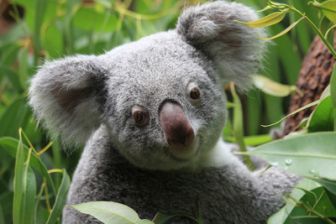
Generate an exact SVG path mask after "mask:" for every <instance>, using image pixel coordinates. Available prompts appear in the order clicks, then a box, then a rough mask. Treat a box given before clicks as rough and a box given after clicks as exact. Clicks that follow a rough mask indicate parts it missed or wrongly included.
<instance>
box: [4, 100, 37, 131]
mask: <svg viewBox="0 0 336 224" xmlns="http://www.w3.org/2000/svg"><path fill="white" fill-rule="evenodd" d="M29 115H30V111H29V109H28V106H27V103H26V101H25V99H23V98H20V99H17V100H15V101H14V102H13V103H12V104H11V105H10V106H9V107H8V108H7V109H6V110H5V112H4V114H3V115H2V116H1V117H0V124H1V125H0V136H12V137H14V136H15V137H16V136H17V131H18V130H19V128H20V127H24V126H25V125H26V123H27V122H28V119H29Z"/></svg>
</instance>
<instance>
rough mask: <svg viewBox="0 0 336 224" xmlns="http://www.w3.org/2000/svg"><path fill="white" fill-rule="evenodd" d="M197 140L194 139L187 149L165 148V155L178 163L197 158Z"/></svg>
mask: <svg viewBox="0 0 336 224" xmlns="http://www.w3.org/2000/svg"><path fill="white" fill-rule="evenodd" d="M199 152H200V150H199V138H197V137H196V138H195V139H194V142H193V143H192V144H191V145H190V146H188V147H184V148H183V147H181V148H178V149H177V148H173V149H172V148H169V147H168V148H167V150H166V153H167V154H168V156H169V157H170V158H171V159H173V160H175V161H179V162H186V161H189V160H192V159H193V158H195V157H197V156H198V154H199Z"/></svg>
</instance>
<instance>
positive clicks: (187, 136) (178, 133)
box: [160, 101, 195, 149]
mask: <svg viewBox="0 0 336 224" xmlns="http://www.w3.org/2000/svg"><path fill="white" fill-rule="evenodd" d="M160 124H161V127H162V129H163V131H164V133H165V136H166V139H167V142H168V144H169V145H170V146H171V147H173V148H177V149H186V148H188V147H189V146H190V145H192V143H193V141H194V138H195V134H194V130H193V129H192V127H191V125H190V122H189V121H188V119H187V118H186V116H185V114H184V112H183V110H182V108H181V106H180V105H179V104H177V103H174V102H169V101H168V102H165V103H164V104H163V105H162V107H161V110H160Z"/></svg>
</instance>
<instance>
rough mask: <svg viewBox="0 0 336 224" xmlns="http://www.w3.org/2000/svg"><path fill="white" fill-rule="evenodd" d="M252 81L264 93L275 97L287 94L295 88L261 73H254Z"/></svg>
mask: <svg viewBox="0 0 336 224" xmlns="http://www.w3.org/2000/svg"><path fill="white" fill-rule="evenodd" d="M253 83H254V85H255V87H257V88H258V89H260V90H261V91H263V92H264V93H266V94H269V95H271V96H277V97H285V96H288V95H290V94H291V93H293V92H295V90H296V87H295V86H288V85H283V84H280V83H277V82H275V81H273V80H271V79H269V78H267V77H265V76H262V75H254V76H253Z"/></svg>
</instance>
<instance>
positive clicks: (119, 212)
mask: <svg viewBox="0 0 336 224" xmlns="http://www.w3.org/2000/svg"><path fill="white" fill-rule="evenodd" d="M72 207H73V208H75V209H76V210H78V211H79V212H81V213H84V214H88V215H91V216H93V217H95V218H96V219H98V220H99V221H101V222H103V223H105V224H115V223H118V224H140V223H144V222H145V223H148V224H153V222H151V221H149V220H141V219H140V218H139V216H138V214H137V213H136V212H135V211H134V210H133V209H132V208H130V207H128V206H126V205H123V204H120V203H116V202H107V201H94V202H86V203H82V204H77V205H72Z"/></svg>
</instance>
